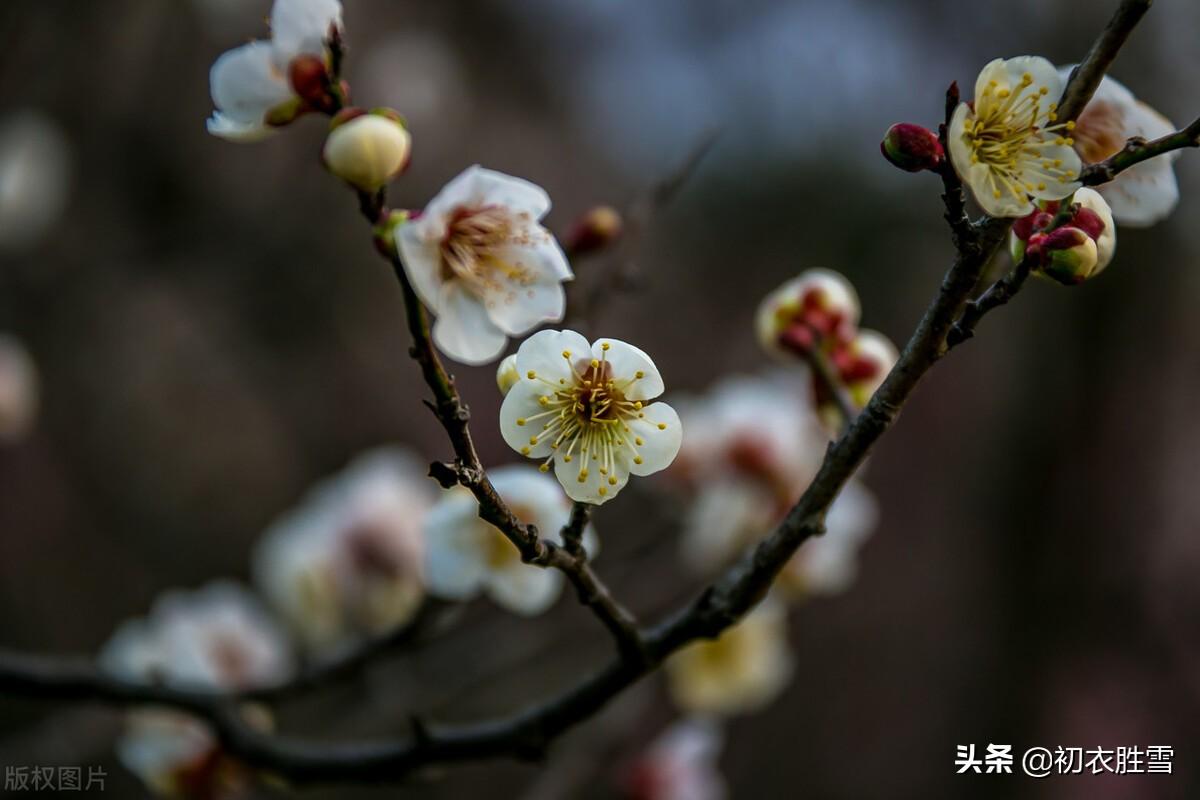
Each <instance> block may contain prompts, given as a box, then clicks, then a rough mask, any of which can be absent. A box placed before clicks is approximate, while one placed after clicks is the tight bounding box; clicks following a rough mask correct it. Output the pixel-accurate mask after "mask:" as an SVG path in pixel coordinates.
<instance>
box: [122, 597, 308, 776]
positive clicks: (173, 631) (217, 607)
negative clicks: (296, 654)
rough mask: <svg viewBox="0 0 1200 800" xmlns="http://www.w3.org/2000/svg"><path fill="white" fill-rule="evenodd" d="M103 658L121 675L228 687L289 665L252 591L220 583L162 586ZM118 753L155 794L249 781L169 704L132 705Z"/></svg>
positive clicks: (198, 687)
mask: <svg viewBox="0 0 1200 800" xmlns="http://www.w3.org/2000/svg"><path fill="white" fill-rule="evenodd" d="M100 663H101V666H102V668H103V669H105V670H106V671H107V672H109V673H111V674H113V675H115V676H116V677H119V678H123V679H125V680H131V681H153V682H156V683H162V684H165V685H167V686H172V687H175V688H181V689H187V690H193V691H213V690H217V691H225V692H236V691H241V690H245V689H253V688H256V687H261V686H268V685H273V684H276V683H279V682H282V681H284V680H286V679H287V678H288V677H289V676H290V675H291V673H292V670H293V668H294V665H293V662H292V659H291V651H290V649H289V648H288V644H287V640H286V639H285V638H284V636H283V634H282V633H281V632H280V631H279V629H278V628H277V627H276V626H275V624H274V623H273V622H272V621H271V619H270V618H269V617H268V616H267V615H266V613H265V612H264V611H263V610H262V608H261V607H260V606H259V605H258V602H257V600H255V599H254V596H253V595H251V594H250V593H249V592H248V591H246V590H245V589H243V588H241V587H239V586H237V585H235V584H232V583H226V582H219V583H214V584H210V585H209V586H207V587H205V588H204V589H201V590H199V591H196V592H191V593H182V592H172V593H169V594H167V595H165V596H164V597H162V598H161V599H159V600H158V601H157V602H156V603H155V605H154V608H153V609H152V610H151V612H150V615H149V616H148V617H147V618H145V619H138V620H132V621H130V622H127V623H125V624H124V625H122V626H121V627H120V628H118V629H117V632H116V633H115V634H114V635H113V637H112V638H111V639H110V640H109V641H108V644H106V645H105V647H104V650H103V652H102V653H101V656H100ZM117 755H118V756H119V757H120V759H121V762H122V763H123V764H125V766H126V767H128V768H129V769H130V770H131V771H132V772H134V773H135V774H137V775H138V776H139V777H140V778H141V779H142V780H143V781H144V782H145V783H146V785H147V786H148V787H150V788H151V789H153V790H154V791H156V792H159V793H162V794H168V795H174V796H179V795H181V794H182V795H185V796H196V797H226V796H230V795H231V794H233V793H234V792H236V791H237V790H238V789H240V788H243V787H244V786H245V785H246V784H247V783H248V782H249V780H250V774H249V772H248V770H246V769H245V768H244V767H242V766H241V765H239V764H237V763H236V762H235V761H233V760H232V759H231V758H229V757H227V756H226V755H225V754H223V753H222V751H221V749H220V746H219V743H218V741H217V739H216V737H215V736H214V735H213V733H212V731H211V730H210V729H209V728H208V727H207V726H206V725H204V724H203V723H201V722H199V721H197V720H196V719H194V718H193V717H190V716H187V715H185V714H180V713H177V712H173V711H165V710H158V709H141V710H138V711H134V712H132V713H130V714H129V716H128V719H127V725H126V731H125V733H124V735H123V736H122V738H121V740H120V742H119V743H118V745H117Z"/></svg>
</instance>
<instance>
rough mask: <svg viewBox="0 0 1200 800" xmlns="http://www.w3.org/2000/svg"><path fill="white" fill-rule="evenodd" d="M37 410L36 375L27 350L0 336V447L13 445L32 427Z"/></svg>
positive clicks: (35, 368) (5, 336)
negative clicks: (0, 445) (8, 444)
mask: <svg viewBox="0 0 1200 800" xmlns="http://www.w3.org/2000/svg"><path fill="white" fill-rule="evenodd" d="M37 409H38V373H37V367H36V366H35V365H34V363H33V357H32V356H30V355H29V351H28V350H26V349H25V346H24V345H22V344H21V342H20V341H18V340H17V339H16V338H15V337H13V336H9V335H7V334H0V444H5V443H10V442H15V441H17V440H18V439H21V438H22V437H24V436H25V435H26V434H27V433H28V432H29V430H30V428H32V427H33V423H34V420H35V419H36V418H37Z"/></svg>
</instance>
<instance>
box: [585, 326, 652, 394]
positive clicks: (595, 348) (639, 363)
mask: <svg viewBox="0 0 1200 800" xmlns="http://www.w3.org/2000/svg"><path fill="white" fill-rule="evenodd" d="M606 344H607V345H608V346H609V349H608V350H607V351H605V349H604V345H606ZM592 356H593V357H594V358H600V359H607V360H608V362H609V363H610V364H612V375H613V378H615V379H616V380H618V381H622V380H626V381H630V380H631V381H632V383H630V384H629V386H628V388H626V389H625V390H624V393H625V399H626V400H650V399H653V398H655V397H658V396H659V395H660V394H662V393H663V389H664V388H666V387H664V386H663V379H662V375H661V374H659V371H658V367H656V366H654V362H653V361H652V360H650V356H648V355H646V354H645V353H644V352H643V351H642V350H640V349H638V348H636V347H634V346H633V345H631V344H629V343H627V342H622V341H620V340H618V339H597V340H596V342H595V344H593V345H592ZM639 372H640V373H642V377H640V378H638V377H636V376H637V373H639ZM618 385H619V384H618Z"/></svg>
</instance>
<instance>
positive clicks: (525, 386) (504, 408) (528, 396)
mask: <svg viewBox="0 0 1200 800" xmlns="http://www.w3.org/2000/svg"><path fill="white" fill-rule="evenodd" d="M547 391H548V387H547V386H546V385H545V384H544V383H541V382H540V381H531V380H527V379H525V380H521V381H520V382H519V383H517V384H516V385H515V386H513V387H512V388H511V389H509V390H508V394H506V395H505V396H504V402H502V403H501V404H500V435H501V436H502V437H503V438H504V441H505V443H506V444H507V445H508V446H509V447H511V448H512V449H513V450H516V451H517V452H518V453H521V454H522V455H526V456H529V457H530V458H545V457H546V456H548V455H550V445H551V443H553V441H554V437H553V436H538V434H539V433H540V432H541V431H542V429H543V426H544V424H545V422H546V421H547V420H549V419H550V418H549V417H543V418H541V419H534V420H531V419H530V418H532V417H535V416H536V415H538V414H541V413H542V412H544V411H545V409H544V408H543V407H542V406H541V405H540V404H539V403H538V398H539V397H541V396H542V395H544V394H546V393H547ZM519 419H520V420H529V421H527V422H525V423H524V424H520V425H519V424H517V420H519ZM534 438H536V439H537V441H536V442H534V443H531V441H530V440H531V439H534ZM526 448H529V451H528V452H525V449H526Z"/></svg>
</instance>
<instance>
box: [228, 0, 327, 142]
mask: <svg viewBox="0 0 1200 800" xmlns="http://www.w3.org/2000/svg"><path fill="white" fill-rule="evenodd" d="M335 27H336V28H338V29H340V28H341V27H342V4H341V3H340V2H339V0H275V3H274V5H273V6H272V7H271V38H270V39H269V40H258V41H253V42H250V43H248V44H244V45H242V46H241V47H236V48H234V49H233V50H229V51H228V52H225V53H223V54H222V55H221V57H220V58H218V59H217V60H216V62H215V63H213V66H212V70H211V71H210V72H209V86H210V90H211V93H212V99H213V105H214V106H216V110H215V111H214V112H213V115H212V117H210V118H209V120H208V132H209V133H211V134H213V135H214V136H219V137H221V138H222V139H229V140H231V141H240V142H248V141H256V140H259V139H263V138H265V137H266V136H269V135H270V134H271V133H273V132H274V130H275V127H276V126H278V125H280V124H285V123H287V122H291V121H292V119H294V118H295V116H296V115H297V114H298V113H299V112H300V110H301V109H302V107H303V105H304V103H305V102H306V101H308V102H312V100H313V98H314V92H315V91H317V90H319V89H320V85H321V84H322V83H323V82H324V81H325V80H326V76H325V64H326V62H327V59H328V52H327V47H326V39H327V38H328V36H329V33H330V29H331V28H335Z"/></svg>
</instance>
